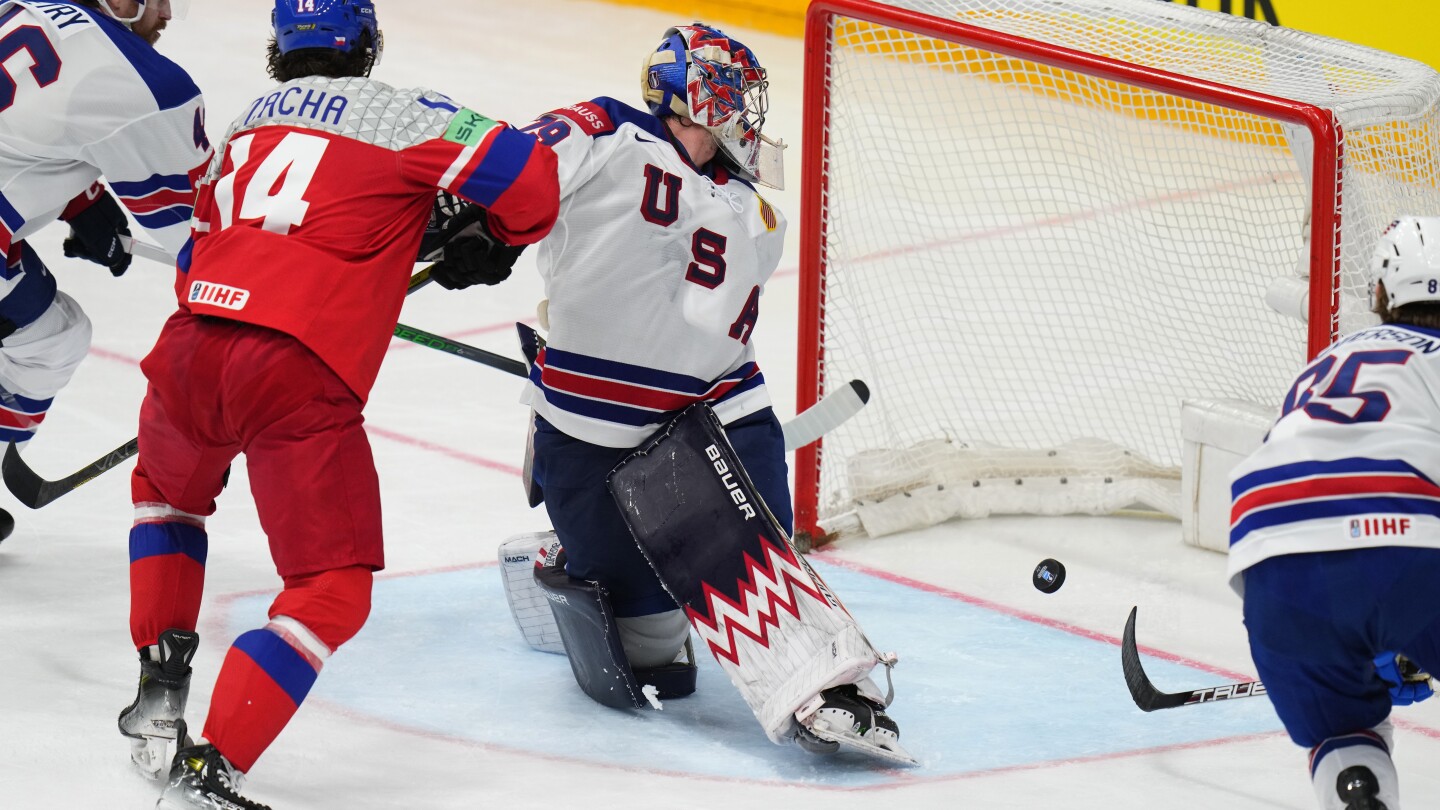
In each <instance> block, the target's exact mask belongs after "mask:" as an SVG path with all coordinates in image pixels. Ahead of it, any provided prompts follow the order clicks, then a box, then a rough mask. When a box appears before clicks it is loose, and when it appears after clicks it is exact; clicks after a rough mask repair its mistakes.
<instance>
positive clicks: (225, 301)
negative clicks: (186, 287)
mask: <svg viewBox="0 0 1440 810" xmlns="http://www.w3.org/2000/svg"><path fill="white" fill-rule="evenodd" d="M190 301H191V302H193V303H196V304H208V305H209V306H212V307H221V308H222V309H244V308H245V304H246V303H248V302H249V301H250V291H249V290H242V289H240V288H239V287H230V286H227V285H225V284H215V283H213V282H209V281H196V282H194V283H192V284H191V285H190Z"/></svg>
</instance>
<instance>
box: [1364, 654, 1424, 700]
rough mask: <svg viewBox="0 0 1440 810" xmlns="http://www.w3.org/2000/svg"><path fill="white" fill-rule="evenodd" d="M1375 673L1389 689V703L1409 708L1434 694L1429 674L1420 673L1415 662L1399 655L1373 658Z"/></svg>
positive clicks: (1382, 655)
mask: <svg viewBox="0 0 1440 810" xmlns="http://www.w3.org/2000/svg"><path fill="white" fill-rule="evenodd" d="M1375 673H1376V674H1377V675H1379V676H1380V679H1381V680H1383V681H1385V683H1386V684H1387V685H1388V686H1389V687H1390V703H1391V704H1392V705H1395V706H1409V705H1410V704H1411V703H1419V702H1420V701H1422V700H1425V699H1426V698H1428V697H1430V696H1431V695H1433V694H1435V689H1434V687H1433V686H1431V684H1430V673H1428V672H1423V671H1421V669H1420V667H1418V666H1416V665H1415V662H1413V661H1411V660H1410V659H1409V658H1406V657H1405V656H1403V655H1401V654H1400V653H1388V652H1387V653H1381V654H1380V655H1378V656H1376V657H1375Z"/></svg>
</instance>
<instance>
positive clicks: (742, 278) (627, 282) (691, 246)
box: [524, 98, 785, 447]
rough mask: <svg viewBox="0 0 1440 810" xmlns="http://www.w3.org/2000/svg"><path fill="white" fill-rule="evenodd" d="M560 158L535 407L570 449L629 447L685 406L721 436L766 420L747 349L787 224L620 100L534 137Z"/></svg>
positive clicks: (554, 117)
mask: <svg viewBox="0 0 1440 810" xmlns="http://www.w3.org/2000/svg"><path fill="white" fill-rule="evenodd" d="M524 130H525V131H527V132H531V133H533V134H534V135H535V137H536V138H537V139H538V140H539V141H540V142H541V143H543V144H546V145H547V146H550V147H551V148H553V149H554V150H555V152H556V154H557V155H558V156H559V159H560V168H559V171H560V199H561V203H560V218H559V220H558V221H557V222H556V224H555V228H554V230H553V231H551V233H550V236H548V237H546V238H545V240H544V241H542V242H541V243H540V246H539V247H540V251H539V266H540V274H541V276H542V277H543V278H544V281H545V294H546V297H547V298H548V299H549V320H550V329H549V334H548V336H547V346H546V348H545V349H544V350H543V351H542V353H541V354H540V357H539V358H538V360H537V362H536V364H535V366H534V368H533V369H532V370H531V375H530V379H531V382H532V383H533V385H532V388H531V390H530V391H529V400H530V404H531V405H532V406H533V407H534V408H535V411H536V412H537V413H538V414H539V415H540V416H542V417H544V418H545V419H546V420H548V421H549V422H550V423H551V424H553V425H555V426H556V427H557V428H559V429H560V430H562V431H564V432H565V433H566V434H568V435H570V436H574V437H575V438H578V439H581V440H583V441H587V442H590V443H592V444H598V445H603V446H607V447H633V446H635V445H638V444H640V443H641V442H642V441H643V440H644V439H645V437H647V436H649V435H650V434H651V433H653V432H654V430H655V429H656V428H657V427H659V426H660V425H661V424H663V423H664V422H666V421H667V420H668V419H669V418H670V417H672V416H674V415H675V414H676V413H677V412H678V411H680V410H681V409H683V408H685V407H686V406H688V405H690V404H692V403H695V402H699V401H707V402H709V403H710V404H711V406H712V407H713V408H714V409H715V412H716V414H717V415H718V416H719V417H720V420H721V421H722V422H724V423H727V424H728V423H729V422H732V421H734V420H736V419H739V418H740V417H742V416H744V415H746V414H749V413H753V412H755V411H757V410H760V409H762V408H765V407H767V406H768V405H769V404H770V399H769V394H768V393H767V392H766V390H765V384H764V378H763V376H762V375H761V373H760V370H759V367H758V366H757V365H756V363H755V353H754V348H753V346H752V344H751V342H750V338H751V336H752V334H753V332H754V328H755V322H756V319H757V318H758V317H759V312H760V295H761V293H762V292H763V290H764V288H765V282H766V281H767V280H769V278H770V275H771V274H772V273H774V272H775V266H776V265H777V264H778V263H779V261H780V254H781V251H782V248H783V245H784V241H785V220H784V218H783V217H782V216H781V215H780V213H779V212H778V211H776V210H775V209H774V208H773V207H771V206H770V204H769V203H768V202H766V201H765V200H764V199H763V198H761V197H760V195H759V194H757V193H756V192H755V189H754V188H753V187H751V186H750V185H749V184H747V183H745V182H743V181H741V180H739V179H738V178H735V177H734V176H732V175H730V174H729V173H728V172H726V171H725V169H724V168H723V167H721V166H720V165H719V162H718V161H712V162H711V164H710V165H709V166H708V167H707V170H706V171H702V170H700V169H698V168H697V167H696V166H694V165H693V164H692V163H691V161H690V159H689V157H688V155H686V154H685V153H684V150H683V148H682V147H679V146H677V145H676V144H674V143H673V142H672V141H671V139H670V137H669V132H668V130H667V129H666V128H665V125H664V124H663V123H662V122H661V121H660V119H659V118H656V117H655V116H653V115H651V114H650V113H648V112H644V111H641V110H637V109H634V108H632V107H629V106H627V105H625V104H622V103H620V102H618V101H616V100H615V99H611V98H599V99H595V100H594V101H589V102H582V103H579V104H575V105H572V106H570V107H566V108H564V109H561V110H556V111H554V112H552V113H548V114H546V115H545V116H542V117H541V119H540V120H538V121H536V122H535V123H533V124H531V125H530V126H528V127H525V128H524Z"/></svg>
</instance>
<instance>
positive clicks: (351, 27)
mask: <svg viewBox="0 0 1440 810" xmlns="http://www.w3.org/2000/svg"><path fill="white" fill-rule="evenodd" d="M152 2H153V0H152ZM270 22H271V25H272V26H273V27H274V29H275V44H276V46H277V47H278V48H279V49H280V53H282V54H286V53H290V52H291V51H298V50H304V49H306V48H323V49H327V50H335V51H340V52H341V53H350V52H351V51H353V50H355V48H356V46H357V45H359V44H360V43H361V42H362V41H363V38H362V37H361V34H362V33H363V32H369V34H370V37H369V43H370V44H369V45H368V46H367V47H369V48H370V49H371V50H372V51H373V52H374V56H373V58H372V59H371V60H370V64H371V66H372V67H373V66H375V65H378V64H380V54H381V53H382V52H383V51H384V43H385V39H384V37H383V36H382V35H381V33H380V26H379V23H378V22H377V21H376V18H375V4H374V3H372V2H371V1H370V0H275V10H274V11H273V12H271V15H270Z"/></svg>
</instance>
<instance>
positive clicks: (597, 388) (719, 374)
mask: <svg viewBox="0 0 1440 810" xmlns="http://www.w3.org/2000/svg"><path fill="white" fill-rule="evenodd" d="M768 86H769V81H768V79H767V76H766V72H765V69H764V68H763V67H762V66H761V64H760V60H759V59H758V57H757V56H756V55H755V53H754V52H753V51H751V50H750V49H749V48H747V47H746V46H745V45H744V44H742V43H740V42H739V41H737V40H736V39H734V38H732V37H730V36H728V35H727V34H725V33H724V32H723V31H720V30H718V29H716V28H713V27H711V26H707V25H703V24H700V23H696V24H694V25H683V26H677V27H675V28H671V29H669V30H668V31H666V32H665V34H664V35H663V37H662V38H661V41H660V44H659V46H658V47H657V48H655V49H654V50H653V51H652V52H651V53H650V54H649V55H648V57H647V59H646V64H645V70H644V72H643V74H642V87H641V91H642V94H643V97H644V100H645V103H646V109H636V108H634V107H631V106H629V105H627V104H624V103H622V102H620V101H617V100H616V99H613V98H597V99H593V100H591V101H585V102H580V103H578V104H573V105H570V106H569V107H564V108H562V109H558V110H554V111H552V112H549V113H547V114H545V115H543V116H541V118H540V119H539V120H537V121H536V122H534V123H533V124H531V125H529V126H527V127H525V130H526V131H527V132H533V133H534V134H535V137H536V138H537V139H538V140H539V141H540V142H541V143H543V144H546V145H548V146H550V147H551V148H552V149H554V150H555V152H556V154H557V155H558V156H559V165H560V168H559V172H560V187H561V197H562V198H563V199H564V201H565V202H564V212H563V214H562V215H561V222H560V224H559V225H557V226H556V234H557V237H556V238H552V239H547V240H545V241H544V242H542V243H541V244H540V245H539V249H538V253H539V256H538V263H539V268H540V273H541V275H542V277H543V278H544V280H545V292H546V296H547V302H548V303H547V304H546V307H545V313H546V315H547V316H548V317H546V318H544V319H542V321H548V323H543V322H542V325H543V326H545V327H546V328H547V329H548V332H549V334H548V339H547V342H546V345H545V347H544V349H543V350H542V351H540V352H539V353H538V355H537V356H536V359H535V362H534V364H533V368H532V369H531V372H530V381H531V383H532V385H531V387H530V389H529V398H530V402H531V404H532V406H533V408H534V411H535V416H534V431H533V451H534V452H533V478H534V481H535V482H536V483H537V484H539V490H543V499H544V503H545V508H546V511H547V512H548V514H549V516H550V520H551V522H552V524H553V525H554V527H555V536H557V537H558V540H559V544H560V545H562V546H563V547H564V552H563V553H564V559H563V573H559V572H557V571H555V570H553V569H554V568H555V566H556V556H555V555H553V554H552V555H550V556H548V557H547V562H548V563H549V565H548V566H546V569H545V570H542V571H541V574H540V575H539V576H537V582H541V583H542V585H543V586H545V587H548V588H550V589H551V590H550V595H551V597H552V598H551V607H553V608H555V610H554V615H555V617H556V619H557V621H559V622H561V624H560V629H559V631H558V632H559V634H560V636H561V637H564V638H565V651H566V653H567V654H568V655H569V657H570V659H571V665H572V667H573V668H574V670H575V675H576V680H577V682H578V683H579V684H580V686H581V687H582V689H584V690H585V691H586V693H587V694H589V695H590V696H591V697H593V698H595V699H596V700H597V701H600V702H602V703H606V704H607V705H634V706H637V707H639V706H643V705H645V699H644V698H643V697H642V696H640V694H639V693H640V687H643V686H644V685H646V684H649V685H651V686H655V687H656V688H657V689H658V690H659V694H660V696H661V697H665V696H666V694H667V693H668V694H670V695H677V696H678V695H681V694H686V693H687V692H688V691H689V690H693V688H694V683H695V675H694V666H693V663H692V664H691V665H689V666H688V673H687V672H686V671H685V670H686V669H687V667H686V666H685V665H684V664H680V665H677V664H674V663H673V662H675V661H676V659H677V655H680V654H681V652H682V649H688V645H687V639H688V638H689V633H690V625H691V624H694V625H695V627H696V629H697V631H699V632H700V634H701V636H702V638H703V637H705V630H704V629H702V625H704V624H705V620H703V619H697V618H696V616H697V615H699V613H701V612H703V609H702V610H701V611H698V612H692V613H691V615H689V617H688V619H687V612H686V610H682V609H680V608H685V607H688V606H687V605H684V604H683V601H684V600H683V598H681V597H680V596H678V593H679V590H678V589H677V588H675V587H672V583H671V582H670V581H667V580H665V577H664V572H660V575H659V576H657V570H656V567H654V566H652V563H653V560H652V561H649V562H647V559H646V557H645V556H644V555H643V554H642V550H641V548H640V547H638V546H637V544H636V538H635V537H632V530H633V529H634V527H633V526H630V527H628V528H627V525H626V518H625V516H624V515H623V514H622V510H621V508H620V507H619V506H617V504H616V500H615V499H614V498H613V497H612V494H611V491H610V489H609V488H608V487H607V481H606V479H607V475H609V474H610V472H611V470H612V469H613V468H615V467H616V465H617V464H618V463H619V462H621V461H622V460H624V459H626V458H627V457H628V456H630V455H631V453H632V452H634V451H635V449H636V448H637V447H641V446H644V445H645V444H646V443H647V442H649V441H651V440H652V439H653V438H654V437H656V436H657V435H659V432H661V431H662V426H666V425H667V423H670V422H671V420H672V419H674V418H675V417H676V415H677V414H679V413H680V412H681V411H682V410H684V409H686V408H687V407H688V406H692V405H696V404H697V403H703V404H704V405H706V406H708V407H711V408H713V412H714V415H715V416H716V417H718V420H719V423H720V424H723V425H724V433H725V436H726V442H727V443H728V445H732V446H733V448H734V451H735V453H736V454H738V459H739V461H740V462H743V466H744V469H745V471H746V473H747V474H748V479H749V480H751V481H753V483H754V486H755V496H756V497H759V498H763V501H764V503H765V504H766V505H767V506H768V507H769V509H768V513H769V514H773V521H774V522H775V524H776V525H775V526H774V527H773V529H774V534H775V535H776V537H778V536H779V535H782V534H783V535H788V534H789V532H790V531H791V524H792V515H791V508H790V489H789V484H788V478H787V469H786V455H785V447H784V439H783V436H782V433H781V429H780V424H779V422H778V420H777V419H776V417H775V413H774V411H773V410H772V409H771V407H770V397H769V393H768V391H767V389H766V385H765V378H764V375H763V374H762V373H761V371H760V367H759V365H758V363H757V362H756V354H755V346H754V343H753V341H752V340H751V338H752V337H753V336H754V330H755V325H756V322H757V319H758V318H759V315H760V302H761V295H762V293H763V292H764V288H765V283H766V282H767V281H768V280H769V278H770V276H771V274H772V273H773V272H774V271H775V267H776V265H777V264H778V262H779V260H780V255H781V251H782V249H783V246H784V241H785V219H784V217H783V216H782V215H781V213H780V212H779V211H777V210H776V209H775V208H774V207H773V206H771V205H770V203H769V202H768V201H766V200H765V198H764V197H763V196H762V195H761V193H760V190H759V189H758V188H757V186H759V185H768V186H771V187H774V188H779V187H781V186H782V184H783V179H784V178H783V170H782V150H783V148H784V147H783V145H782V144H780V143H778V142H777V141H775V140H772V139H771V138H769V137H767V136H766V135H765V133H764V126H765V117H766V108H767V104H768V98H767V94H768ZM562 233H563V238H561V237H559V236H558V235H559V234H562ZM638 324H643V325H644V327H643V328H639V327H638V326H637V325H638ZM664 429H665V430H668V429H669V428H668V427H664ZM710 463H712V464H718V463H719V462H718V461H714V460H712V461H711V462H710ZM726 463H727V464H728V463H729V462H726ZM737 463H738V462H737ZM726 497H727V498H729V497H736V496H734V495H727V496H726ZM532 498H533V493H532ZM737 502H738V501H737ZM716 509H717V510H720V509H721V507H718V506H717V507H716ZM753 514H754V510H753V509H752V515H753ZM717 523H718V521H717ZM740 534H743V535H746V536H747V537H748V540H750V541H753V540H754V538H755V537H756V533H755V532H740ZM732 538H733V533H727V532H725V531H723V530H722V527H721V526H719V525H714V524H712V525H711V526H709V527H708V528H707V530H706V531H704V532H703V533H702V534H701V535H698V536H696V537H693V538H692V541H693V545H690V546H688V547H685V548H683V549H682V550H679V551H677V552H676V556H678V557H681V558H683V560H685V561H687V562H689V561H694V562H695V566H696V569H697V570H696V571H695V576H696V577H698V578H701V579H704V580H705V582H706V583H707V584H712V579H713V578H717V577H718V579H715V581H717V582H718V581H719V580H724V582H719V587H720V588H721V589H722V590H723V589H726V588H729V589H734V588H736V587H740V588H742V589H743V588H748V587H750V585H753V583H749V584H746V583H741V584H740V585H737V582H739V581H740V579H743V578H744V577H747V576H750V572H748V571H747V572H743V573H740V574H738V575H736V576H728V578H727V576H721V575H720V574H719V573H718V572H719V568H720V566H718V565H717V566H713V567H708V568H707V567H706V563H708V562H710V561H711V560H712V559H714V558H715V557H717V556H723V557H724V558H725V562H726V565H728V564H729V563H730V562H735V563H737V564H738V563H739V562H740V561H741V560H742V559H744V555H745V554H746V553H747V552H746V550H745V549H743V548H741V547H740V546H739V545H733V544H728V545H727V543H728V541H729V540H730V539H732ZM515 542H517V543H518V544H519V547H512V546H511V545H510V543H509V542H507V543H506V546H505V548H506V549H508V550H510V551H512V552H513V553H514V554H518V555H522V556H523V555H526V554H533V553H535V552H537V551H538V546H539V545H540V542H539V541H538V540H537V539H536V538H534V537H533V536H530V537H529V538H521V539H517V540H516V541H515ZM776 542H778V543H780V544H782V545H785V546H787V547H788V540H778V539H777V540H776ZM701 546H705V547H707V548H709V549H711V550H712V552H714V550H715V549H718V548H722V547H724V548H726V549H727V553H726V554H720V553H719V552H714V553H710V554H702V553H700V552H699V551H698V550H699V549H700V547H701ZM729 551H733V554H730V553H728V552H729ZM503 556H505V555H504V554H502V557H503ZM702 557H704V558H705V559H704V561H700V558H702ZM699 569H704V570H699ZM729 573H732V572H729V571H728V569H727V574H729ZM565 575H568V577H569V578H568V579H566V578H565ZM757 576H767V575H757ZM779 576H781V577H782V578H783V577H784V576H785V574H783V573H782V574H779ZM806 576H808V574H807V575H806ZM542 577H543V578H544V579H542ZM556 589H564V590H565V591H568V592H562V591H559V590H556ZM571 589H575V590H571ZM817 592H818V591H817ZM731 596H733V597H735V598H736V599H739V600H743V599H744V597H742V596H737V595H735V594H731ZM561 597H563V599H564V601H563V602H562V601H561ZM677 600H679V601H680V602H681V603H682V604H680V605H679V606H677ZM758 601H760V600H754V601H752V603H751V604H754V603H755V602H758ZM557 603H558V604H561V605H565V606H577V605H583V604H588V605H595V606H597V610H596V611H594V612H596V613H598V614H599V615H603V616H606V617H610V616H613V622H614V625H615V630H614V632H613V633H605V634H603V637H602V634H600V633H594V634H586V633H584V632H580V631H577V632H575V633H569V632H567V630H566V622H567V621H568V619H567V614H566V612H565V608H563V607H560V606H557ZM810 607H813V608H814V610H815V616H817V617H820V619H819V620H818V621H816V622H811V621H810V619H811V618H812V617H811V616H810V615H809V614H808V613H806V611H807V610H809V609H810ZM832 608H833V609H832ZM757 609H764V608H757ZM790 615H792V616H793V617H795V619H796V621H794V622H793V623H791V622H789V621H788V620H786V621H784V622H782V627H779V628H775V629H773V631H771V632H770V633H769V635H768V636H767V637H768V638H770V639H772V640H773V641H774V644H773V647H771V648H769V649H752V650H747V651H746V654H743V655H739V656H736V657H737V658H738V659H739V661H738V663H736V664H735V666H733V667H732V666H729V665H728V663H727V662H723V661H722V662H721V666H722V667H725V668H726V672H727V674H729V675H731V677H732V679H733V680H734V681H735V682H736V683H737V685H738V686H739V688H740V690H741V693H742V695H744V696H745V698H746V700H747V701H748V702H749V703H750V704H751V707H752V709H753V710H754V711H755V714H756V717H757V718H758V719H759V720H760V722H761V724H762V726H763V727H764V729H765V731H766V733H767V735H769V736H770V738H771V739H772V740H774V741H775V742H777V743H778V742H785V741H789V740H798V741H799V742H801V743H802V744H804V745H806V746H807V747H808V748H810V750H813V751H817V752H831V751H834V750H836V749H837V748H838V747H839V746H840V745H843V744H854V745H855V746H857V747H860V748H863V749H865V750H866V751H867V752H870V753H875V754H876V755H879V756H884V757H889V758H893V759H895V760H897V761H901V762H908V761H910V757H909V755H908V754H907V753H905V752H904V751H903V749H901V748H900V746H899V733H898V727H897V725H896V723H895V722H894V720H892V719H891V718H890V717H889V716H888V715H887V714H886V712H885V704H886V702H887V696H886V694H885V692H884V691H883V690H881V689H880V688H879V687H878V686H877V685H876V684H875V683H873V682H872V681H871V680H870V679H869V678H868V677H867V674H868V673H869V672H870V671H871V669H872V668H873V667H874V666H875V665H876V664H877V663H879V660H880V659H879V658H877V657H876V654H875V653H874V651H873V650H871V649H869V645H868V643H866V644H864V645H861V644H859V643H857V644H856V645H854V649H855V651H856V652H855V655H854V656H853V657H850V658H846V660H844V661H840V660H839V658H841V657H843V656H839V655H836V656H834V657H833V658H832V657H831V656H829V655H828V653H827V654H825V655H818V656H816V657H815V658H814V659H813V660H812V659H810V658H809V657H808V654H807V653H806V652H805V651H804V650H803V649H801V648H802V647H804V644H799V643H797V644H795V645H794V648H792V649H790V650H788V651H786V652H788V656H787V655H786V654H785V653H782V652H777V650H782V648H785V647H786V645H787V644H788V643H789V642H790V641H791V640H794V639H796V638H801V637H803V639H802V640H803V642H804V643H805V644H808V643H809V642H812V641H813V642H815V646H816V647H817V648H819V649H823V650H832V649H843V650H845V651H847V652H848V651H849V650H851V649H852V648H851V647H849V646H846V645H843V644H841V645H833V644H830V643H829V642H830V641H831V640H832V639H833V638H835V637H837V634H839V635H840V636H843V638H845V639H848V638H850V637H851V636H852V635H853V636H858V635H859V634H858V632H855V633H853V634H852V633H851V632H850V630H851V629H853V626H854V620H853V619H852V618H851V617H850V616H849V614H848V613H845V612H844V611H843V609H840V608H838V607H837V606H831V605H827V604H825V603H823V602H818V603H817V604H815V605H813V606H809V607H807V608H805V609H800V608H796V609H794V610H793V611H792V613H791V614H790ZM802 615H805V619H803V620H802V619H800V616H802ZM776 621H777V622H779V621H780V620H778V619H777V620H776ZM765 622H766V623H768V622H769V619H768V618H767V619H766V620H765ZM800 625H805V626H804V627H800ZM574 626H575V627H577V628H581V627H586V626H590V627H593V626H595V622H593V621H591V617H589V616H587V617H584V618H581V619H577V620H576V622H575V624H574ZM842 626H843V628H844V630H843V631H842ZM792 631H793V634H792ZM617 637H618V639H619V644H618V645H616V644H613V643H610V642H611V641H612V640H613V639H614V638H617ZM602 641H603V642H604V643H602ZM710 646H711V649H712V650H714V649H716V647H715V645H710ZM862 646H863V647H864V649H863V650H862V649H860V647H862ZM719 655H720V653H718V652H717V657H718V656H719ZM775 655H778V656H780V658H781V660H779V661H778V663H773V665H772V662H770V661H769V659H770V657H772V656H775ZM681 657H688V656H681ZM797 661H799V662H803V663H800V664H797V663H796V662H797ZM811 664H814V666H811ZM630 670H633V671H634V673H635V677H634V678H628V677H622V678H621V681H622V682H621V683H618V684H617V683H616V682H614V680H613V679H614V678H615V676H616V674H617V673H618V674H619V675H620V676H627V675H628V674H629V671H630ZM741 670H744V672H742V671H741ZM772 676H773V677H772ZM782 681H783V683H781V682H782ZM662 682H663V683H662ZM822 693H823V694H822ZM617 698H618V699H617ZM612 701H614V702H612ZM826 723H828V724H830V725H833V726H834V728H835V729H836V730H837V733H836V734H833V735H831V736H830V738H827V739H821V738H820V737H819V736H817V734H812V733H811V732H812V731H815V732H817V733H820V734H824V733H827V730H826V728H825V727H824V724H826ZM841 729H843V732H842V731H839V730H841Z"/></svg>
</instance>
